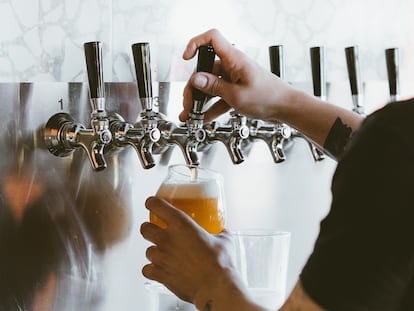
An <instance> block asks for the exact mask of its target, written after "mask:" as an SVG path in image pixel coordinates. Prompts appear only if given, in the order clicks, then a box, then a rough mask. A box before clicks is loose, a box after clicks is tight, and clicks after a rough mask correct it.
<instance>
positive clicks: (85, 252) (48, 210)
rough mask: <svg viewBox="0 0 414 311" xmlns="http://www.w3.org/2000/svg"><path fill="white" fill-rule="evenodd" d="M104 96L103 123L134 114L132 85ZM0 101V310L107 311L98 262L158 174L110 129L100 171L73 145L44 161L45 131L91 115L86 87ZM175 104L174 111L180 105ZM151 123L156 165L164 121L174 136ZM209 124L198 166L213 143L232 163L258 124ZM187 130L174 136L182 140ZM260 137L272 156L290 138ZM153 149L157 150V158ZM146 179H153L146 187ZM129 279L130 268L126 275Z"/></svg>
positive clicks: (42, 87) (26, 87) (111, 87)
mask: <svg viewBox="0 0 414 311" xmlns="http://www.w3.org/2000/svg"><path fill="white" fill-rule="evenodd" d="M178 84H179V85H178V87H176V86H175V85H174V84H169V85H166V83H163V85H162V87H163V89H169V90H171V92H172V96H174V97H178V96H179V95H177V94H178V93H179V94H181V93H182V87H183V84H180V83H178ZM176 89H177V90H176ZM178 89H179V90H178ZM105 93H106V111H107V114H108V116H109V117H108V119H109V120H111V122H113V120H115V118H114V116H117V115H118V116H121V115H122V117H118V120H122V122H125V123H124V124H131V123H134V122H135V123H136V120H137V119H139V118H140V117H141V118H142V116H143V114H142V111H140V107H139V105H137V102H138V101H139V98H138V94H137V88H136V84H135V83H106V84H105ZM178 98H179V97H178ZM0 100H1V102H2V105H1V106H0V120H1V122H0V126H1V132H0V133H1V136H0V148H1V149H0V150H2V155H1V157H0V159H1V160H0V263H1V265H0V276H1V277H0V306H1V308H0V309H1V310H6V311H8V310H19V309H21V310H59V311H66V310H75V309H79V310H108V309H105V308H108V307H107V305H105V303H106V299H107V298H106V297H107V295H108V294H111V293H112V290H109V289H108V287H109V286H110V284H108V282H107V281H106V278H107V273H108V269H109V270H111V269H113V266H112V265H109V267H106V266H105V265H107V263H105V262H106V260H107V256H108V255H107V254H108V253H109V254H112V250H113V249H116V247H118V246H119V245H122V244H123V243H125V242H126V241H128V240H133V241H134V240H136V239H138V237H137V235H138V229H137V228H135V229H134V230H132V227H133V221H134V217H135V216H134V217H133V216H132V212H133V209H134V205H133V204H132V203H133V202H132V201H131V200H132V199H134V198H135V200H136V196H137V193H138V195H139V196H140V197H139V198H140V201H139V202H136V201H134V202H135V204H136V203H138V207H137V209H138V210H144V209H143V208H142V205H143V201H144V198H142V199H141V196H145V195H146V194H147V195H151V194H153V193H152V192H151V191H148V189H147V190H145V189H146V187H147V188H148V187H149V189H152V188H150V186H151V184H156V183H157V178H156V177H157V176H160V172H159V171H157V169H152V170H151V172H150V173H148V175H146V174H147V173H145V175H144V173H143V172H144V171H145V170H140V169H139V167H137V166H136V164H133V162H134V158H136V156H135V153H134V152H129V150H131V148H119V146H116V145H115V142H116V141H117V139H119V137H117V136H116V135H115V134H116V133H115V131H113V127H112V126H111V127H110V128H111V130H112V135H113V137H114V139H113V140H112V142H111V143H110V144H109V145H107V146H106V148H105V155H106V161H107V168H106V169H105V170H102V171H100V172H99V173H97V172H95V171H94V170H91V169H90V164H89V161H88V160H87V158H88V156H87V155H86V154H85V152H84V150H83V149H82V148H75V149H74V150H69V149H70V148H68V149H64V148H63V149H61V150H57V151H56V152H58V153H67V155H68V156H66V157H55V156H52V155H51V153H50V152H49V150H50V145H53V144H54V142H49V140H53V139H54V138H53V137H52V135H51V134H50V133H53V132H54V131H55V132H59V130H60V132H61V133H62V131H66V132H67V133H70V131H68V130H66V129H65V126H67V123H69V124H72V125H73V124H76V122H73V120H79V123H80V124H86V123H87V122H88V120H90V112H89V111H88V109H85V107H88V105H87V104H88V101H89V96H88V85H87V84H84V83H39V84H31V83H22V84H19V83H3V84H0ZM161 102H162V105H163V106H162V107H161V106H160V107H158V108H159V109H162V110H163V111H165V112H166V113H167V112H168V111H169V107H168V96H167V97H166V98H164V99H163V100H162V101H160V104H161ZM177 106H179V108H178V109H180V107H181V104H177ZM170 108H171V107H170ZM153 113H158V112H156V111H154V112H153ZM170 114H171V113H170ZM173 114H176V113H175V112H174V113H173ZM159 115H160V116H161V114H159ZM50 116H53V117H52V118H51V117H50ZM171 117H173V116H171ZM121 118H122V119H121ZM47 120H49V121H47ZM45 122H46V123H47V124H48V125H47V126H46V127H45ZM157 122H158V123H157V126H158V127H159V128H160V132H161V133H162V135H163V136H162V137H160V140H159V141H157V142H154V144H153V150H152V152H153V154H154V157H158V158H159V159H160V161H159V163H160V164H161V165H160V166H161V169H162V166H163V165H164V166H165V165H166V164H168V161H166V162H165V163H162V157H164V156H166V155H167V154H168V152H170V149H171V148H170V147H169V145H168V144H169V143H168V144H166V145H162V143H163V141H165V140H166V139H167V138H168V135H167V134H168V132H169V130H168V129H167V128H166V127H165V125H166V124H170V125H171V126H172V127H174V128H175V133H177V128H181V127H180V126H177V125H175V123H174V122H172V121H166V117H164V116H163V117H162V119H157ZM168 122H169V123H168ZM217 124H218V123H216V125H214V123H212V124H207V125H204V127H203V129H205V131H206V133H207V135H208V137H207V138H206V142H205V144H204V147H203V148H204V149H203V153H204V155H205V156H206V157H203V158H202V160H203V162H204V163H208V161H209V159H208V158H209V157H210V158H211V157H212V154H211V153H209V150H211V149H212V148H210V145H211V142H213V140H214V139H220V140H221V141H222V142H225V144H227V143H228V144H229V145H230V146H234V148H235V149H234V150H233V151H232V152H233V153H234V158H235V159H237V157H240V158H239V159H243V155H242V154H241V150H242V149H244V148H245V147H246V149H247V148H252V146H253V145H255V144H253V143H250V142H249V143H247V144H246V146H245V145H243V144H241V143H240V140H238V137H239V138H240V139H243V142H248V141H249V138H248V136H252V137H255V136H258V135H259V134H258V133H259V132H260V131H259V130H263V129H264V125H261V126H260V127H259V126H256V128H253V127H252V126H251V125H250V124H249V123H247V122H246V119H245V118H244V117H243V116H240V115H238V114H237V113H235V112H233V113H232V114H230V115H229V121H228V122H227V123H226V124H225V125H217ZM112 125H113V124H112ZM163 126H164V128H163ZM45 128H47V129H49V130H48V131H49V132H50V133H48V132H47V131H45ZM134 128H135V129H137V128H139V127H138V126H137V125H134ZM246 128H247V129H246ZM62 129H63V130H62ZM118 131H120V129H118ZM186 133H187V132H185V134H184V133H183V137H187V136H186V135H187V134H186ZM230 133H233V134H231V135H230ZM234 133H237V135H239V136H234V135H235V134H234ZM227 134H228V135H227ZM220 135H222V138H219V136H220ZM232 135H233V136H232ZM269 135H270V136H269V137H268V139H269V144H270V145H271V146H272V148H273V149H272V151H273V152H275V151H274V149H277V146H276V147H275V146H274V144H276V145H278V144H282V145H283V146H284V148H285V147H288V150H290V147H289V146H290V145H291V143H292V140H291V138H290V133H289V132H286V131H280V132H277V133H276V132H271V133H269ZM272 135H274V137H273V138H272V137H271V136H272ZM275 135H276V136H275ZM278 135H280V137H282V138H283V141H282V140H281V139H278V138H277V137H279V136H278ZM58 136H59V135H58V134H56V136H55V137H58ZM214 136H216V137H214ZM275 137H276V138H275ZM233 138H234V139H233ZM232 139H233V142H231V143H230V141H232ZM270 142H272V143H270ZM270 145H269V146H270ZM157 148H159V150H162V149H164V150H163V152H162V153H160V154H157V153H156V149H157ZM279 148H282V147H279ZM204 151H205V152H204ZM227 151H229V150H227ZM154 161H155V160H154ZM220 162H225V161H223V160H220ZM235 162H237V161H235ZM152 175H155V176H154V177H151V176H152ZM163 175H164V174H162V176H163ZM143 176H146V177H143ZM145 178H147V179H148V178H150V179H151V178H154V180H155V182H154V181H152V180H145ZM160 180H161V178H160V179H159V181H160ZM145 191H146V192H145ZM133 196H134V198H132V197H133ZM141 251H142V252H144V250H141ZM133 269H136V271H138V270H139V264H138V263H134V266H133ZM138 277H139V273H138V272H137V273H136V276H134V278H137V280H138ZM137 282H138V281H137ZM138 283H139V282H138ZM142 284H143V282H142ZM125 286H127V285H125ZM121 288H122V286H121Z"/></svg>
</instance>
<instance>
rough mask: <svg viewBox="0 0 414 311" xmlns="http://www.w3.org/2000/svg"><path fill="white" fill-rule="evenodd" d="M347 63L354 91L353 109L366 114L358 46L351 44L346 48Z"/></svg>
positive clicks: (352, 90)
mask: <svg viewBox="0 0 414 311" xmlns="http://www.w3.org/2000/svg"><path fill="white" fill-rule="evenodd" d="M345 55H346V64H347V68H348V77H349V83H350V87H351V93H352V103H353V108H352V111H354V112H356V113H358V114H360V115H365V109H364V105H363V90H362V88H363V86H362V82H361V77H360V70H359V52H358V46H350V47H347V48H345Z"/></svg>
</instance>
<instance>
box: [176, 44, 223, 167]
mask: <svg viewBox="0 0 414 311" xmlns="http://www.w3.org/2000/svg"><path fill="white" fill-rule="evenodd" d="M215 57H216V53H215V51H214V49H213V47H212V46H209V45H205V46H200V47H199V48H198V58H197V67H196V70H197V72H201V71H203V72H209V73H211V72H212V70H213V65H214V59H215ZM192 93H193V107H192V109H191V112H190V113H189V114H188V119H187V121H186V128H185V131H186V135H185V136H184V137H183V135H182V129H180V128H177V129H176V131H175V132H173V135H172V136H173V137H174V138H173V139H175V141H176V143H178V145H179V146H180V147H181V149H182V151H183V153H184V156H185V158H186V161H187V164H191V165H198V164H199V160H198V156H197V150H198V148H199V145H200V143H203V142H205V140H206V138H207V134H206V131H205V130H204V128H203V125H204V113H203V112H202V110H203V106H204V104H205V103H206V102H207V99H208V97H207V95H206V94H205V93H203V92H201V91H200V90H198V89H195V88H193V90H192ZM176 134H177V135H176Z"/></svg>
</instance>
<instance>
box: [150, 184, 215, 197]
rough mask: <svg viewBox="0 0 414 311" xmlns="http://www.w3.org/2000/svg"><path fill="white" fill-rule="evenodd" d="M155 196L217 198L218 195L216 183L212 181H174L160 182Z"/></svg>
mask: <svg viewBox="0 0 414 311" xmlns="http://www.w3.org/2000/svg"><path fill="white" fill-rule="evenodd" d="M157 196H160V197H163V198H168V197H172V196H173V197H175V198H198V197H207V198H217V197H219V187H218V184H217V183H216V182H215V181H214V180H213V181H206V182H204V181H203V182H194V183H191V182H181V183H180V182H175V183H166V184H162V185H161V187H160V188H159V189H158V191H157Z"/></svg>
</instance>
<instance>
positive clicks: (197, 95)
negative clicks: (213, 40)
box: [192, 45, 216, 115]
mask: <svg viewBox="0 0 414 311" xmlns="http://www.w3.org/2000/svg"><path fill="white" fill-rule="evenodd" d="M215 57H216V53H215V52H214V49H213V47H212V46H210V45H203V46H200V47H199V48H198V59H197V68H196V70H197V72H200V71H203V72H209V73H211V72H212V71H213V65H214V59H215ZM206 100H207V95H206V94H205V93H203V92H201V91H200V90H198V89H195V88H193V109H192V113H193V114H195V115H201V114H202V112H201V111H202V109H203V106H204V104H205V102H206Z"/></svg>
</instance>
